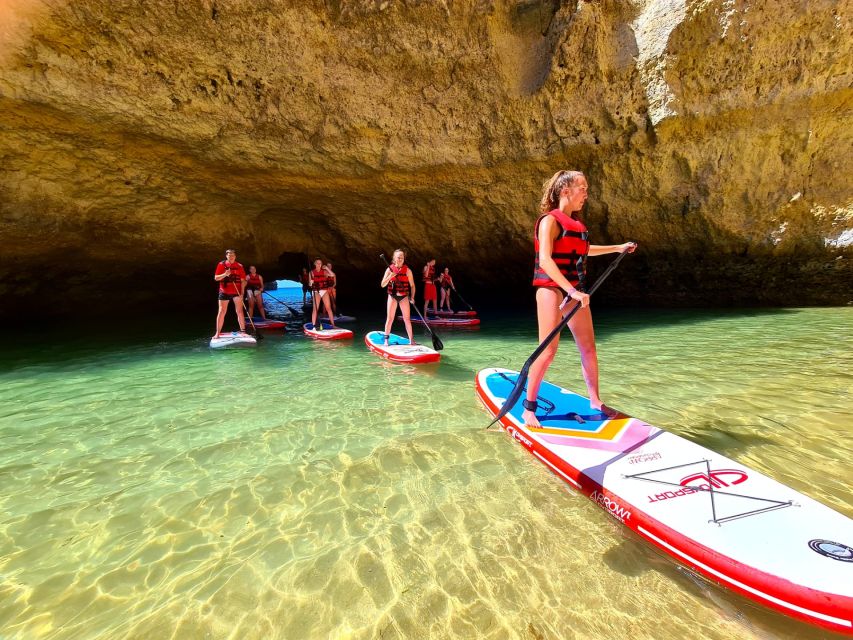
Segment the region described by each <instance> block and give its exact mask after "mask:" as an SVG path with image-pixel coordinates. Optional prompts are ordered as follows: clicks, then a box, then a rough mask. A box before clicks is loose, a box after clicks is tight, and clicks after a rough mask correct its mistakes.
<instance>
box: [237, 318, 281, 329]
mask: <svg viewBox="0 0 853 640" xmlns="http://www.w3.org/2000/svg"><path fill="white" fill-rule="evenodd" d="M253 324H254V326H255V329H260V330H267V331H272V330H274V329H284V328H285V322H284V321H283V320H271V319H269V318H267V319H264V318H260V317H258V318H252V322H251V323H250V322H249V319H248V318H246V326H249V327H251V326H252V325H253Z"/></svg>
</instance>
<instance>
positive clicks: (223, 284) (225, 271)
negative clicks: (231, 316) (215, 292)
mask: <svg viewBox="0 0 853 640" xmlns="http://www.w3.org/2000/svg"><path fill="white" fill-rule="evenodd" d="M213 279H214V280H216V281H217V282H218V283H219V312H218V313H217V314H216V333H215V334H214V335H213V337H214V338H218V337H219V334H220V332H221V331H222V323H223V322H224V321H225V314H226V313H228V301H229V300H232V301H233V302H234V311H236V312H237V322H239V323H240V333H243V334H245V333H246V319H245V318H244V317H243V316H245V312H244V310H243V287H244V286H245V284H246V270H245V269H243V265H242V264H240V263H239V262H237V252H236V251H234V249H228V250H226V251H225V260H223V261H222V262H220V263H219V264H217V265H216V271H215V272H214V274H213Z"/></svg>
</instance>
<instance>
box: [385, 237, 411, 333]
mask: <svg viewBox="0 0 853 640" xmlns="http://www.w3.org/2000/svg"><path fill="white" fill-rule="evenodd" d="M405 262H406V253H405V252H404V251H403V250H402V249H397V250H396V251H394V255H393V257H392V258H391V266H389V267H388V268H387V269H385V275H383V276H382V283H381V284H380V285H379V286H381V287H386V288H387V291H388V303H387V305H386V309H387V313H388V315H386V316H385V344H388V334H389V333H391V326H392V325H393V324H394V317H395V316H396V315H397V307H398V306H399V307H400V312H401V313H402V314H403V324H405V325H406V334H407V335H408V336H409V344H415V339H414V334H413V333H412V316H411V314H412V311H411V307H410V306H409V303H411V304H414V303H415V277H414V275H412V270H411V269H409V267H408V266H407V265H406V264H405Z"/></svg>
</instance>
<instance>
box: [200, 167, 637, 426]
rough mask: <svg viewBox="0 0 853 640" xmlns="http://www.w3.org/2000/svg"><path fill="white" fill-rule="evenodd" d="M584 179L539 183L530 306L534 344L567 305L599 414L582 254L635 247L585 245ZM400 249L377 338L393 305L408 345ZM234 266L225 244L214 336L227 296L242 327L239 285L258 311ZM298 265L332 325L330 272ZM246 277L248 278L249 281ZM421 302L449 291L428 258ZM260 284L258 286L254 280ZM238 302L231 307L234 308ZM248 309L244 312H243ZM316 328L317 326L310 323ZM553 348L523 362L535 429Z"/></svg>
mask: <svg viewBox="0 0 853 640" xmlns="http://www.w3.org/2000/svg"><path fill="white" fill-rule="evenodd" d="M587 188H588V185H587V180H586V176H584V174H583V173H581V172H580V171H558V172H557V173H555V174H554V175H553V176H551V178H550V179H549V180H547V181H546V182H545V184H544V185H543V192H542V199H541V201H540V205H539V209H540V215H539V218H538V219H537V220H536V224H535V225H534V229H533V246H534V251H535V260H534V273H533V283H532V284H533V286H534V287H535V288H536V311H537V317H538V325H539V341H540V343H543V342H547V341H546V338H548V336H549V334H551V332H552V330H553V329H554V327H556V326H557V325H558V324H560V323H563V322H565V320H564V319H563V313H562V310H563V307H564V306H565V305H566V304H573V305H575V306H576V307H577V313H574V314H573V315H572V316H571V319H570V320H569V321H568V326H569V329H570V330H571V332H572V335H573V336H574V339H575V343H576V344H577V346H578V350H579V351H580V357H581V367H582V370H583V376H584V380H585V382H586V385H587V390H588V392H589V399H590V405H591V406H592V408H593V409H598V410H600V411H602V412H604V413H612V410H611V409H609V408H608V407H607V406H606V405H605V404H604V403H603V402H602V400H601V398H600V396H599V387H598V357H597V353H596V347H595V334H594V331H593V326H592V314H591V313H590V310H589V293H587V292H586V282H585V276H586V262H587V258H588V257H589V256H599V255H604V254H607V253H624V252H633V251H634V250H635V249H636V248H637V244H636V243H634V242H626V243H623V244H616V245H594V244H590V242H589V232H588V231H587V228H586V225H585V224H584V223H583V221H582V220H581V218H580V212H581V210H582V209H583V206H584V204H585V203H586V200H587ZM405 260H406V254H405V252H404V251H403V250H401V249H397V250H396V251H395V252H394V254H393V260H392V263H391V264H390V265H389V266H388V268H386V269H385V273H384V275H383V276H382V280H381V286H382V287H383V288H385V289H386V290H387V292H388V297H387V303H386V311H387V315H386V319H385V331H384V333H385V338H386V340H387V338H388V335H389V333H390V331H391V326H392V325H393V323H394V318H395V316H396V313H397V309H398V308H399V310H400V312H401V314H402V316H403V322H404V324H405V325H406V332H407V334H408V338H409V341H410V342H412V343H414V338H413V335H412V324H411V317H410V309H411V305H413V304H414V302H415V289H416V287H415V276H414V274H413V273H412V270H411V269H409V268H408V266H407V265H406V263H405ZM242 269H243V268H242V266H240V265H239V263H237V262H236V253H235V252H234V251H233V250H231V249H229V250H228V251H227V252H226V260H223V261H222V262H220V263H219V265H218V266H217V269H216V275H215V279H216V280H217V281H219V283H220V284H219V286H220V289H219V313H218V315H217V317H216V336H218V335H219V332H220V331H221V329H222V320H223V318H224V315H225V311H226V310H227V308H228V300H229V299H231V298H233V299H234V304H235V307H237V317H238V320H239V322H240V329H241V331H245V324H244V319H243V313H241V311H242V308H241V306H242V293H243V289H242V285H244V284H245V285H246V287H247V289H249V293H250V295H249V305H252V306H253V305H255V304H259V303H260V304H259V309H260V310H261V313H262V314H263V303H262V301H261V295H262V293H263V279H262V278H260V276H257V274H256V272H255V271H254V267H250V269H249V271H250V273H249V275H248V276H247V275H246V274H245V273H244V272H243V270H242ZM305 271H306V270H303V279H302V284H303V297H304V295H305V294H307V292H308V291H309V290H310V291H311V293H312V299H313V309H314V311H313V314H312V323H313V324H314V326H315V327H317V312H318V311H319V308H320V303H321V302H322V303H323V305H324V307H325V309H326V312H327V313H328V317H329V321H330V324H331V325H332V326H333V327H334V326H335V325H334V320H335V313H334V299H335V294H334V288H335V284H336V277H335V273H334V271H332V266H331V264H329V263H325V264H324V263H323V261H322V260H320V259H317V260H315V261H314V269H313V270H312V271H310V272H308V273H307V281H306V279H305V277H304V276H305ZM253 278H256V279H254V280H253ZM422 281H423V283H424V307H425V309H428V308H429V303H430V302H432V307H433V311H434V312H436V313H437V312H438V310H439V308H441V309H447V310H448V311H450V310H451V309H450V292H451V291H455V287H454V284H453V278H451V277H450V270H449V269H448V268H445V269H444V271H443V272H442V273H441V274H440V275H436V271H435V260H429V261H428V262H427V264H426V266H424V268H423V272H422ZM258 283H260V284H258ZM439 289H440V290H441V303H440V305H439V306H438V307H437V306H436V303H437V298H438V290H439ZM238 305H239V306H238ZM250 313H251V311H250ZM317 328H319V327H317ZM558 345H559V334H557V337H556V338H555V339H552V340H551V341H550V342H548V343H547V348H544V349H543V350H542V352H541V355H539V356H538V357H537V358H536V360H535V361H534V362H533V364H532V365H531V367H530V372H529V378H528V384H527V394H526V398H525V400H524V402H523V404H524V414H523V418H524V420H525V422H526V423H527V424H528V425H530V426H533V427H538V426H539V420H538V418H537V417H536V411H537V409H538V408H539V407H538V404H537V394H538V391H539V387H540V385H541V383H542V380H543V379H544V377H545V373H546V371H547V370H548V367H549V366H550V365H551V362H552V361H553V359H554V356H555V355H556V353H557V347H558Z"/></svg>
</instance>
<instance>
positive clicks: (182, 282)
mask: <svg viewBox="0 0 853 640" xmlns="http://www.w3.org/2000/svg"><path fill="white" fill-rule="evenodd" d="M848 9H849V7H848V6H847V4H846V3H840V2H833V1H830V0H809V1H806V0H802V1H794V2H786V3H780V2H778V1H777V0H740V1H738V2H734V1H732V0H693V1H683V0H656V1H653V0H634V1H633V2H628V1H625V0H618V1H617V0H601V1H597V2H572V1H570V2H555V1H544V0H514V1H511V0H504V1H500V0H454V1H452V0H421V1H418V0H408V1H403V0H396V1H395V0H381V1H380V0H375V1H374V0H370V1H368V0H360V1H350V0H327V1H325V2H322V1H315V2H311V1H307V0H306V1H304V2H292V1H291V2H286V1H283V0H282V1H272V0H269V1H263V0H231V1H220V0H217V1H210V0H207V1H190V2H171V1H169V2H166V1H165V0H153V1H149V2H144V3H137V2H114V1H112V0H110V1H107V0H75V1H74V2H71V1H68V0H66V1H63V0H50V1H48V0H6V1H5V2H4V3H2V5H0V157H2V163H0V233H2V240H3V258H4V259H3V261H2V263H0V264H1V265H2V266H0V270H2V281H0V282H2V283H0V292H2V293H3V294H5V296H7V297H8V296H10V295H11V294H16V297H15V298H14V299H15V300H17V301H19V302H24V303H26V304H28V305H30V306H29V307H28V308H29V309H30V310H33V309H34V308H36V307H33V306H32V305H37V306H38V305H41V306H49V307H50V308H52V309H53V310H54V311H57V312H60V313H71V312H73V311H74V310H78V311H79V309H80V307H81V304H82V303H88V302H90V301H92V300H95V301H97V300H98V299H99V298H100V299H102V298H103V297H104V296H105V295H108V292H110V291H112V290H114V289H115V288H116V287H121V288H122V301H123V303H127V304H130V303H132V302H135V301H136V302H142V301H145V300H149V299H152V298H157V297H162V295H163V294H164V293H170V292H175V291H181V292H183V293H185V294H188V298H186V299H193V296H199V297H201V299H205V300H210V299H211V292H212V291H213V290H215V287H214V284H213V282H212V279H211V278H212V270H213V266H214V264H215V262H216V261H217V260H219V259H221V257H222V253H223V250H224V249H225V248H226V247H228V246H233V247H236V248H237V249H238V251H239V259H240V260H241V261H243V262H244V263H252V264H257V265H258V266H259V267H260V268H261V270H262V272H264V273H265V274H266V275H267V277H268V278H269V277H271V276H276V277H285V276H291V277H292V275H293V274H292V273H290V272H288V273H286V271H292V269H293V265H294V260H296V261H297V262H298V256H294V255H291V254H306V255H310V256H313V255H322V256H324V257H326V258H327V259H329V260H332V261H333V262H334V263H335V265H336V269H337V270H338V271H340V272H341V273H342V274H344V275H345V277H346V278H347V279H348V281H349V282H351V283H356V282H357V283H360V284H361V285H362V286H364V287H367V286H368V285H370V286H375V285H376V284H377V282H375V281H378V279H379V277H380V275H381V269H382V267H381V264H380V262H379V258H378V254H379V252H381V251H384V252H386V253H388V252H389V251H391V250H393V249H394V248H396V247H404V248H407V249H409V250H410V252H411V254H412V256H411V257H412V262H413V263H414V264H415V266H420V264H422V261H423V260H424V259H426V258H428V257H431V256H436V257H437V258H438V260H439V266H442V265H444V264H449V265H451V266H452V267H453V269H454V271H455V272H456V274H457V277H458V278H462V279H464V281H465V282H466V283H467V290H468V291H469V292H479V295H481V296H485V295H486V292H487V291H490V290H494V289H497V288H504V289H505V288H507V287H509V288H510V289H514V290H515V291H516V292H517V296H518V297H519V298H520V299H523V298H524V297H525V296H527V297H529V296H530V291H529V289H527V286H528V284H527V283H528V281H529V277H530V271H531V261H532V255H531V232H532V224H533V221H534V219H535V217H536V215H537V208H538V200H539V195H540V188H541V184H542V182H543V181H544V180H545V179H546V178H547V177H548V176H550V175H551V174H552V173H553V172H554V171H556V170H557V169H560V168H578V169H582V170H583V171H585V172H586V173H587V174H588V177H589V180H590V184H591V195H590V202H589V205H588V210H587V211H586V212H585V217H586V220H587V222H588V224H589V226H590V229H591V231H592V236H593V241H594V242H596V243H611V242H619V241H623V240H628V239H633V240H636V241H638V242H639V243H640V246H641V250H640V251H639V252H638V253H637V254H636V255H634V256H631V258H630V259H629V260H626V261H625V263H623V267H620V270H619V272H618V275H614V276H613V277H612V278H611V280H610V281H609V282H608V284H607V286H606V287H604V288H603V289H602V296H603V297H609V298H610V299H617V298H619V299H622V300H627V301H630V302H632V303H635V302H642V301H650V302H654V303H691V304H693V303H700V304H730V303H773V304H809V303H846V302H848V301H849V300H851V299H853V268H852V267H851V259H853V252H851V246H852V245H853V187H851V180H850V176H851V175H853V171H851V169H853V161H851V158H853V90H851V85H853V68H851V60H853V51H851V49H853V45H851V42H853V38H851V32H853V31H851V16H850V14H849V11H848ZM281 256H285V257H283V258H281V260H280V257H281ZM605 261H606V259H600V263H601V262H605ZM474 295H475V296H476V295H477V293H474ZM466 297H467V296H466ZM113 302H115V300H113ZM10 312H11V308H10V305H4V306H3V313H4V314H7V313H10Z"/></svg>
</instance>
